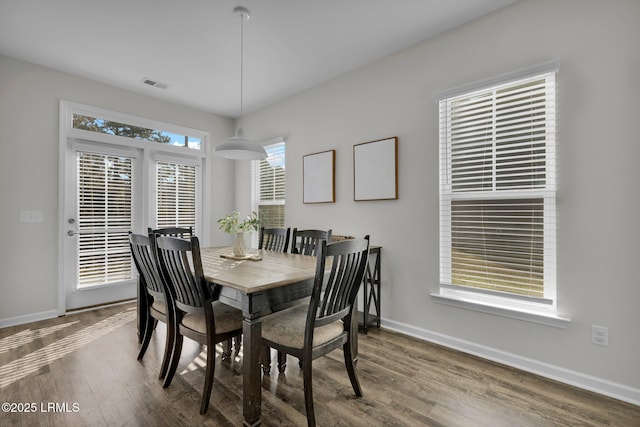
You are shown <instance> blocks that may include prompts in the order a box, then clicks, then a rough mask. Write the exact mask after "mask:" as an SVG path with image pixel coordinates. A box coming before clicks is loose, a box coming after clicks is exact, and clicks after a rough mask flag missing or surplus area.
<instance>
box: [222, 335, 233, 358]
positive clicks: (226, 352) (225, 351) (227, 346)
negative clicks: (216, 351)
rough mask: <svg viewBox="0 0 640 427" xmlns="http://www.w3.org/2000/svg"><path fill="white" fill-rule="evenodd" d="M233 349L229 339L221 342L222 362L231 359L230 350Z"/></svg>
mask: <svg viewBox="0 0 640 427" xmlns="http://www.w3.org/2000/svg"><path fill="white" fill-rule="evenodd" d="M232 348H233V343H232V341H231V338H229V339H228V340H226V341H223V342H222V360H230V359H231V349H232Z"/></svg>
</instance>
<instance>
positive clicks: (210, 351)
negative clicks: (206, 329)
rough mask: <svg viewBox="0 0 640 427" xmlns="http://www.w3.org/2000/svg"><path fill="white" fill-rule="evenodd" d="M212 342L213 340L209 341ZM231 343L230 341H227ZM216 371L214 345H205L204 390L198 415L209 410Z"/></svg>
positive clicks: (211, 343)
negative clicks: (205, 368)
mask: <svg viewBox="0 0 640 427" xmlns="http://www.w3.org/2000/svg"><path fill="white" fill-rule="evenodd" d="M211 341H213V340H211ZM229 341H231V340H229ZM215 370H216V345H215V343H213V342H210V343H209V344H207V370H206V373H205V377H204V389H203V390H202V403H201V404H200V415H204V414H205V413H206V412H207V409H209V399H210V398H211V389H212V388H213V376H214V374H215Z"/></svg>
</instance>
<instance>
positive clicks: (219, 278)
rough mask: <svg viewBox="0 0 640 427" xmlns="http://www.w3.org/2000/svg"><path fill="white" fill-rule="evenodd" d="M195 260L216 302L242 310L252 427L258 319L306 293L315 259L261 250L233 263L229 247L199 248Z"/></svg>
mask: <svg viewBox="0 0 640 427" xmlns="http://www.w3.org/2000/svg"><path fill="white" fill-rule="evenodd" d="M200 256H201V259H202V267H203V272H204V276H205V279H206V280H207V282H208V283H209V284H210V286H212V288H213V289H214V293H215V295H216V297H217V298H218V300H219V301H221V302H223V303H225V304H228V305H231V306H233V307H236V308H238V309H240V310H242V315H243V323H242V358H243V372H242V376H243V383H242V396H243V401H242V412H243V417H244V421H243V425H244V426H258V425H260V423H261V421H260V415H261V402H262V394H261V393H262V391H261V387H262V381H261V375H262V370H261V366H260V361H261V352H262V324H261V319H262V317H264V316H265V315H268V314H270V313H272V312H274V311H277V310H279V309H282V308H284V307H287V305H290V304H291V303H293V302H294V301H296V300H300V299H303V298H305V297H308V296H309V295H311V291H312V289H313V282H314V277H315V272H316V262H317V259H316V257H315V256H307V255H300V254H290V253H284V252H275V251H266V250H255V251H251V252H250V254H248V255H247V256H246V257H236V259H234V257H233V254H232V249H231V247H208V248H202V249H201V251H200ZM328 264H329V265H328V266H327V268H330V263H328ZM356 328H357V325H356Z"/></svg>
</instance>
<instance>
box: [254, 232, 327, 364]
mask: <svg viewBox="0 0 640 427" xmlns="http://www.w3.org/2000/svg"><path fill="white" fill-rule="evenodd" d="M322 240H325V241H327V242H331V229H329V230H326V231H325V230H311V229H309V230H298V228H294V229H293V236H292V239H291V253H292V254H302V255H312V256H315V255H316V249H317V247H318V243H319V242H320V241H322ZM303 301H305V302H306V301H307V300H303ZM261 358H262V371H263V372H264V373H265V374H268V373H269V371H270V370H271V349H270V348H269V347H268V346H267V345H263V348H262V356H261ZM300 367H302V364H300ZM285 369H287V357H286V354H284V353H282V352H281V351H278V371H280V372H284V371H285Z"/></svg>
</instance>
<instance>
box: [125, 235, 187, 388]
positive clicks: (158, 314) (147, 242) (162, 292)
mask: <svg viewBox="0 0 640 427" xmlns="http://www.w3.org/2000/svg"><path fill="white" fill-rule="evenodd" d="M129 246H130V248H131V254H132V256H133V262H134V264H135V265H136V268H137V270H138V274H139V280H140V281H141V285H142V286H140V293H139V295H138V300H139V301H138V304H139V305H140V309H141V313H142V315H143V321H142V325H141V329H142V331H141V336H142V340H141V344H140V351H139V352H138V360H142V358H143V357H144V354H145V353H146V351H147V348H148V347H149V343H150V342H151V337H152V335H153V332H154V330H155V328H156V325H157V323H158V320H160V321H161V322H164V323H165V324H166V325H167V328H166V338H165V349H164V356H163V358H162V365H161V367H160V375H159V378H160V379H163V378H165V376H166V374H167V368H168V367H169V360H170V358H171V349H172V348H173V337H174V329H175V325H176V322H175V308H174V302H173V298H172V297H171V296H170V295H168V290H167V289H166V288H165V286H164V284H163V283H162V279H161V278H160V272H159V269H158V266H157V263H156V260H155V256H154V251H155V249H154V248H153V239H150V238H149V237H148V236H143V235H141V234H133V233H129Z"/></svg>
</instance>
